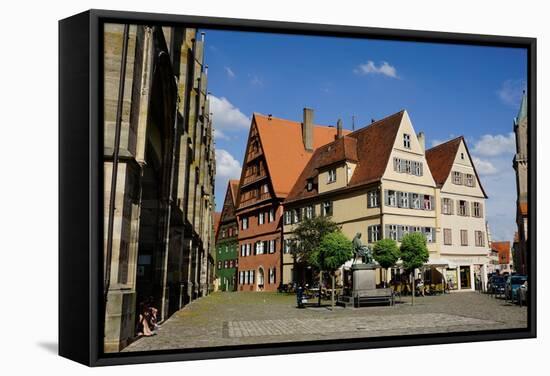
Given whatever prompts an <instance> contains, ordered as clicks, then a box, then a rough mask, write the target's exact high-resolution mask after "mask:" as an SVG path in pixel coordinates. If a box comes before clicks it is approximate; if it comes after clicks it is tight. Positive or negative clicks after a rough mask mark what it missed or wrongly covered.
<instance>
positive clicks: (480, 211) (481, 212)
mask: <svg viewBox="0 0 550 376" xmlns="http://www.w3.org/2000/svg"><path fill="white" fill-rule="evenodd" d="M479 216H480V217H483V203H482V202H480V203H479Z"/></svg>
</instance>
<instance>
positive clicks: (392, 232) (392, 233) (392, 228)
mask: <svg viewBox="0 0 550 376" xmlns="http://www.w3.org/2000/svg"><path fill="white" fill-rule="evenodd" d="M388 237H389V238H390V239H393V240H397V225H388Z"/></svg>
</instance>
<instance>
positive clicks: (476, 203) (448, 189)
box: [426, 137, 490, 290]
mask: <svg viewBox="0 0 550 376" xmlns="http://www.w3.org/2000/svg"><path fill="white" fill-rule="evenodd" d="M426 158H427V160H428V165H429V166H430V170H431V171H432V175H433V177H434V179H435V182H436V183H437V188H438V191H439V196H440V197H441V199H440V201H439V203H440V205H441V206H440V208H441V210H440V213H441V216H440V221H439V225H440V227H441V236H440V237H439V247H440V255H441V257H442V258H443V259H445V260H446V261H448V262H449V268H448V269H447V271H446V278H447V279H448V280H449V281H450V280H452V281H453V286H454V287H455V288H457V289H459V290H464V289H465V290H473V289H474V288H476V281H477V282H478V284H477V287H478V288H479V287H482V288H483V286H486V284H487V281H486V275H487V265H488V264H489V263H490V260H489V256H490V247H489V245H488V236H487V233H486V229H487V226H486V223H487V222H486V213H485V212H486V211H485V200H486V199H487V195H486V194H485V190H484V189H483V186H482V184H481V181H480V180H479V176H478V174H477V171H476V168H475V165H474V162H473V160H472V158H471V156H470V152H469V151H468V147H467V145H466V141H465V140H464V138H463V137H457V138H455V139H453V140H450V141H447V142H445V143H443V144H440V145H438V146H435V147H433V148H431V149H429V150H427V151H426ZM480 283H481V284H480Z"/></svg>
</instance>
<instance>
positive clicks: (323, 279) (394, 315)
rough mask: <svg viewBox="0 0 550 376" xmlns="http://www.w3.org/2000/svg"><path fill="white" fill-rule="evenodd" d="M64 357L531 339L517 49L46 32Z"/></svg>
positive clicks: (245, 35) (532, 280)
mask: <svg viewBox="0 0 550 376" xmlns="http://www.w3.org/2000/svg"><path fill="white" fill-rule="evenodd" d="M59 77H60V79H59V80H60V81H59V88H60V95H59V114H60V120H59V126H60V130H59V137H60V142H59V145H60V146H59V164H60V197H59V202H60V208H59V210H60V234H59V237H60V250H59V251H60V254H59V264H60V273H59V296H60V306H59V353H60V355H62V356H65V357H67V358H70V359H73V360H75V361H78V362H81V363H83V364H87V365H93V366H97V365H113V364H123V363H141V362H160V361H171V360H190V359H207V358H222V357H237V356H239V357H240V356H253V355H266V354H288V353H300V352H314V351H315V352H317V351H330V350H346V349H366V348H375V347H390V346H410V345H424V344H443V343H453V342H468V341H486V340H499V339H501V340H505V339H519V338H531V337H534V336H535V335H536V316H535V313H536V299H535V296H536V286H537V284H536V274H535V273H536V268H535V265H536V234H535V230H534V229H535V224H536V213H535V211H536V191H535V187H536V184H535V179H536V168H535V158H534V156H535V152H536V137H535V133H536V107H535V103H536V40H535V39H531V38H519V37H505V36H488V35H470V34H451V33H442V32H424V31H410V30H397V29H374V28H363V27H351V26H335V25H314V24H298V23H285V22H270V21H269V22H268V21H255V20H239V19H223V18H209V17H196V16H181V15H167V14H149V13H132V12H114V11H105V10H90V11H87V12H84V13H81V14H79V15H75V16H72V17H69V18H67V19H64V20H62V21H60V23H59Z"/></svg>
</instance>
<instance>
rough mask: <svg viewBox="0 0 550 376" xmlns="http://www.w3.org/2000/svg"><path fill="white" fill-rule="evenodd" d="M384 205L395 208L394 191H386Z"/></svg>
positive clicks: (395, 194)
mask: <svg viewBox="0 0 550 376" xmlns="http://www.w3.org/2000/svg"><path fill="white" fill-rule="evenodd" d="M386 196H387V198H386V200H387V201H386V204H387V205H389V206H397V192H396V191H387V195H386Z"/></svg>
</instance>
